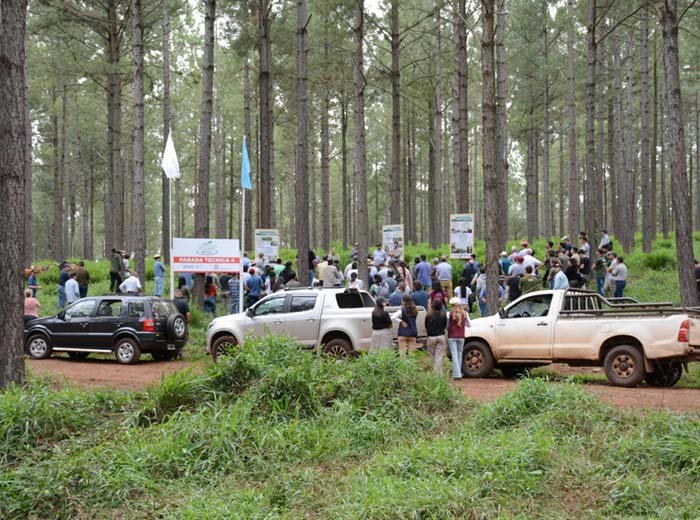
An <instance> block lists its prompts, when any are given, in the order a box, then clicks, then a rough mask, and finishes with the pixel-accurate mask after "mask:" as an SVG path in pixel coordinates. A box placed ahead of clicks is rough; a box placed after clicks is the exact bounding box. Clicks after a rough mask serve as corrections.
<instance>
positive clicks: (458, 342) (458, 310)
mask: <svg viewBox="0 0 700 520" xmlns="http://www.w3.org/2000/svg"><path fill="white" fill-rule="evenodd" d="M470 326H471V325H470V323H469V314H467V311H466V310H465V309H464V307H463V306H462V302H461V300H460V299H459V298H456V297H455V298H452V299H451V300H450V312H449V314H448V323H447V343H448V345H449V346H450V355H451V356H452V378H453V379H461V378H462V353H463V349H464V338H465V337H466V336H467V334H466V328H467V327H470Z"/></svg>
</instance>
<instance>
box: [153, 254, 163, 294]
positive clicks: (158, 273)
mask: <svg viewBox="0 0 700 520" xmlns="http://www.w3.org/2000/svg"><path fill="white" fill-rule="evenodd" d="M153 259H154V262H153V279H154V280H155V282H156V292H155V295H156V296H158V297H161V296H163V289H164V288H165V265H163V262H161V261H160V254H155V255H153Z"/></svg>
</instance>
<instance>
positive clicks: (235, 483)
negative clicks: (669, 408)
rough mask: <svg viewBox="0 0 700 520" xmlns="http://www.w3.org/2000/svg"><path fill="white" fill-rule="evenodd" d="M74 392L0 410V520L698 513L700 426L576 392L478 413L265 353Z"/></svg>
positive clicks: (402, 381) (319, 361)
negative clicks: (141, 382) (140, 383)
mask: <svg viewBox="0 0 700 520" xmlns="http://www.w3.org/2000/svg"><path fill="white" fill-rule="evenodd" d="M70 392H71V391H69V392H68V393H66V391H59V392H47V391H46V387H45V386H43V385H41V384H40V383H39V382H36V381H35V382H32V383H31V384H30V386H29V387H27V388H25V389H22V390H20V389H13V390H12V391H11V392H6V393H4V394H2V395H0V410H3V411H4V410H8V409H13V408H20V409H21V410H23V413H15V414H12V415H6V414H3V415H2V416H0V417H3V421H2V423H0V424H2V425H3V426H2V427H3V430H2V432H3V434H4V435H7V433H6V432H8V431H12V432H15V433H13V434H12V435H13V437H11V439H12V442H10V443H8V445H12V446H16V447H17V448H16V449H15V451H14V452H13V455H12V457H6V458H5V459H4V460H2V462H0V517H2V518H26V517H37V518H74V517H85V518H110V517H119V518H145V517H154V516H158V517H163V518H202V517H204V518H246V519H248V518H284V519H296V518H358V519H359V518H372V519H374V518H379V519H382V518H386V519H393V518H396V519H399V518H457V517H475V518H476V517H494V516H503V517H506V518H508V517H548V518H552V517H554V518H571V517H579V516H593V517H610V516H636V517H655V518H682V517H692V516H695V515H696V514H697V511H698V510H700V487H699V486H698V484H700V450H698V447H700V446H699V444H698V442H699V441H698V438H700V418H698V417H697V416H693V415H681V414H672V413H666V412H649V413H646V414H641V413H638V412H636V413H633V412H627V411H622V410H619V409H615V408H612V407H611V406H609V405H606V404H603V403H601V402H600V401H599V400H598V399H597V398H595V397H593V396H591V395H590V394H588V393H586V392H584V391H583V390H582V389H580V388H579V387H578V386H577V385H574V384H558V385H552V384H549V383H548V382H547V381H544V380H539V379H530V380H524V381H522V382H521V383H520V384H519V385H518V387H517V389H516V390H515V391H513V392H512V393H510V394H507V395H505V396H503V397H501V398H500V399H497V400H496V401H493V402H491V403H488V404H485V405H481V406H477V405H476V404H475V403H474V402H471V401H469V400H467V399H466V398H464V397H463V396H461V395H460V394H459V393H458V391H457V390H456V389H455V388H453V387H452V386H451V385H450V384H449V381H448V380H447V379H446V378H444V377H442V376H439V375H434V374H432V373H431V372H429V371H426V370H425V369H424V368H423V367H422V366H421V363H420V362H419V360H418V359H416V358H412V359H409V360H408V361H406V362H404V361H402V360H399V359H398V358H397V357H395V356H394V355H392V354H391V353H379V354H377V355H368V356H363V357H361V358H360V359H358V360H357V361H356V362H353V363H347V362H336V361H332V360H328V359H325V358H323V357H318V356H311V355H309V354H308V353H305V352H301V351H300V350H299V349H298V347H297V346H296V345H295V344H293V343H292V342H291V341H289V340H285V339H283V338H268V339H265V340H258V341H255V342H252V343H250V344H247V345H246V346H245V347H244V348H242V349H240V350H239V351H237V352H236V353H235V354H234V355H233V356H232V357H230V358H228V359H226V360H225V361H224V362H223V363H221V364H218V365H215V366H212V367H210V368H209V369H208V370H206V371H204V372H202V373H199V374H196V373H192V372H183V373H179V374H173V375H171V376H169V377H167V378H165V379H164V380H163V381H162V382H160V383H158V384H157V385H154V386H153V387H152V388H151V389H149V391H148V392H145V393H142V394H125V395H122V396H120V397H117V396H115V395H113V394H104V395H102V396H100V397H98V396H94V397H93V398H92V399H90V398H89V396H88V395H87V393H84V394H83V396H84V399H77V398H74V396H77V395H79V394H71V393H70ZM20 397H21V399H20ZM18 400H20V401H22V402H25V403H33V404H31V405H29V404H27V405H24V406H18V405H17V404H16V403H17V402H18ZM59 409H60V410H61V411H60V412H59V411H58V410H59ZM58 413H60V417H61V418H60V419H57V417H56V414H58ZM27 416H31V417H32V421H31V424H34V425H35V426H32V427H30V428H25V427H24V426H23V425H25V424H26V422H27Z"/></svg>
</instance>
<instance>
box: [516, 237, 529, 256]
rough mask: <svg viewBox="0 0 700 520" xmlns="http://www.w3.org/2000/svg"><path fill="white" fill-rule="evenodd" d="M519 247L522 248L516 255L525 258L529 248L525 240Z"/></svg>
mask: <svg viewBox="0 0 700 520" xmlns="http://www.w3.org/2000/svg"><path fill="white" fill-rule="evenodd" d="M520 247H522V249H521V250H520V252H519V253H518V254H519V255H520V256H525V254H526V253H527V250H528V248H529V247H530V245H529V244H528V242H527V240H523V241H522V242H520Z"/></svg>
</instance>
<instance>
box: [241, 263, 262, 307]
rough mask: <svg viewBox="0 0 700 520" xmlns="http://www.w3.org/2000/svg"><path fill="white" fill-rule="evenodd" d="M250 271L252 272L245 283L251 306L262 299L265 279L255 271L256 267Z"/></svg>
mask: <svg viewBox="0 0 700 520" xmlns="http://www.w3.org/2000/svg"><path fill="white" fill-rule="evenodd" d="M248 272H249V273H250V277H249V278H248V280H247V281H246V283H245V285H246V288H247V289H248V297H247V300H248V305H247V306H248V307H250V306H252V305H253V304H255V303H256V302H257V301H258V300H259V299H260V290H261V288H262V285H263V279H262V278H260V276H259V275H258V274H257V273H256V272H255V269H251V270H250V271H248Z"/></svg>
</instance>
